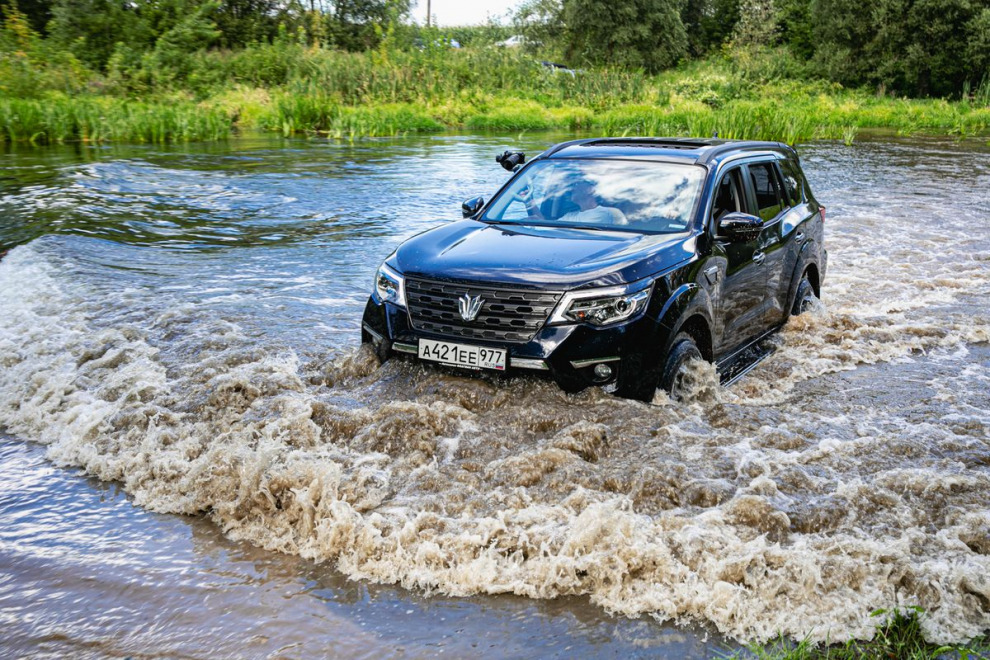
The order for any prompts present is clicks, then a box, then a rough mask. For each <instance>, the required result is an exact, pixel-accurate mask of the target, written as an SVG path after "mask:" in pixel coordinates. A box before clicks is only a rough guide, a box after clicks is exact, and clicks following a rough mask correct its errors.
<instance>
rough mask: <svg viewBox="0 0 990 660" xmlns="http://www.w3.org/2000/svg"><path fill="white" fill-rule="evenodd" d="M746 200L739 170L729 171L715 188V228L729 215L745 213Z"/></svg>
mask: <svg viewBox="0 0 990 660" xmlns="http://www.w3.org/2000/svg"><path fill="white" fill-rule="evenodd" d="M744 199H745V196H744V194H743V187H742V185H741V181H740V179H739V170H738V169H734V170H729V171H728V172H726V173H725V174H723V175H722V179H721V180H720V181H719V182H718V187H717V188H715V201H714V202H712V220H713V221H714V222H715V226H716V227H717V226H718V221H719V220H721V219H722V216H724V215H726V214H727V213H733V212H735V211H745V210H746V203H745V201H743V200H744Z"/></svg>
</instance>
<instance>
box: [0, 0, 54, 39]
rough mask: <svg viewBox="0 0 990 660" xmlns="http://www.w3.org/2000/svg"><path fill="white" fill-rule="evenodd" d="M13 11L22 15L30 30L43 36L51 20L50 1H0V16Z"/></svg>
mask: <svg viewBox="0 0 990 660" xmlns="http://www.w3.org/2000/svg"><path fill="white" fill-rule="evenodd" d="M13 11H19V12H20V13H22V14H24V16H25V17H26V18H27V21H28V23H29V24H30V25H31V29H32V30H34V31H35V32H37V33H39V34H44V33H45V28H46V26H47V25H48V21H50V20H51V18H52V0H0V16H3V15H7V14H9V13H11V12H13Z"/></svg>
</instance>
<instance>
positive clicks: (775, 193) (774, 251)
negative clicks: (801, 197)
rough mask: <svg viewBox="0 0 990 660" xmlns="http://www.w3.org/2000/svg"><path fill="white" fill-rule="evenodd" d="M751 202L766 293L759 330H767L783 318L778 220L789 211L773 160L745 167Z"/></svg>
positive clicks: (782, 250) (782, 251)
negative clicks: (759, 227) (758, 229)
mask: <svg viewBox="0 0 990 660" xmlns="http://www.w3.org/2000/svg"><path fill="white" fill-rule="evenodd" d="M746 170H747V172H748V175H749V176H748V178H749V183H750V190H751V192H752V194H753V197H752V201H753V205H754V207H755V211H754V213H753V215H755V216H758V217H759V218H760V219H761V220H763V230H762V231H761V232H760V237H759V239H758V241H757V246H756V258H757V259H762V261H763V272H764V277H765V278H766V286H767V292H766V296H765V298H764V299H763V304H764V309H763V318H762V319H761V322H760V328H759V330H767V329H769V328H771V327H773V326H775V325H777V324H778V323H780V321H781V318H782V316H783V314H782V312H783V305H784V301H783V300H782V299H781V298H780V290H781V288H784V289H785V291H784V297H785V298H786V295H787V293H786V286H782V284H783V280H784V279H785V278H784V274H783V270H784V262H785V258H784V257H785V254H786V245H785V239H786V238H787V237H785V236H784V235H783V234H782V232H781V218H782V217H783V215H784V213H785V212H786V211H787V209H788V208H789V205H788V203H787V198H786V195H785V194H784V191H783V183H782V182H781V179H780V174H779V173H778V171H777V163H776V159H775V158H771V159H767V160H764V161H757V162H750V163H748V164H747V165H746Z"/></svg>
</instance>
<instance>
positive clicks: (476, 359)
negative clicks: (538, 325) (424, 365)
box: [419, 339, 505, 371]
mask: <svg viewBox="0 0 990 660" xmlns="http://www.w3.org/2000/svg"><path fill="white" fill-rule="evenodd" d="M419 357H420V359H421V360H432V361H433V362H442V363H443V364H449V365H451V366H454V367H466V368H468V369H497V370H499V371H505V349H504V348H485V347H484V346H468V345H467V344H452V343H451V342H449V341H434V340H432V339H420V340H419Z"/></svg>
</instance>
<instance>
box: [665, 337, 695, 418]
mask: <svg viewBox="0 0 990 660" xmlns="http://www.w3.org/2000/svg"><path fill="white" fill-rule="evenodd" d="M702 359H704V358H703V357H702V356H701V351H700V350H698V345H697V344H696V343H695V342H694V339H693V338H692V337H691V335H689V334H687V333H686V332H682V333H680V334H678V335H677V336H676V337H674V343H673V344H672V345H671V347H670V352H669V353H668V354H667V361H666V363H665V364H664V368H663V373H662V374H661V376H660V387H661V389H663V390H666V392H667V393H668V394H670V398H671V399H673V400H674V401H684V400H685V399H686V398H688V396H689V395H690V393H691V391H692V390H693V389H694V388H693V385H695V382H694V378H693V376H692V370H691V363H692V362H694V361H695V360H702Z"/></svg>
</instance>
